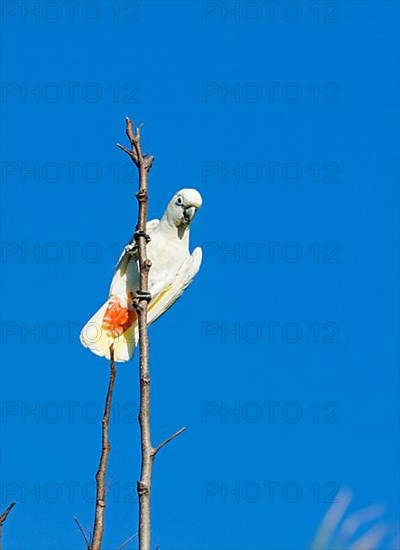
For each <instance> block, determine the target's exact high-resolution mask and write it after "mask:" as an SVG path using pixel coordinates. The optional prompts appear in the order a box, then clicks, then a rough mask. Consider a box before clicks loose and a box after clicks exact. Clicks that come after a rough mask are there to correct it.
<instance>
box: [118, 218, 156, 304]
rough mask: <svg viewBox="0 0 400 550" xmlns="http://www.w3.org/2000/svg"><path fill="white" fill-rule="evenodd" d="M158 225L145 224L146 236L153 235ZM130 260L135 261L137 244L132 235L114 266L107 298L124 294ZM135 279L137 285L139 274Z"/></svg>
mask: <svg viewBox="0 0 400 550" xmlns="http://www.w3.org/2000/svg"><path fill="white" fill-rule="evenodd" d="M159 223H160V220H150V221H149V222H147V233H148V235H151V234H152V233H153V231H154V230H155V228H156V227H157V226H158V224H159ZM132 259H134V260H135V262H136V260H137V243H136V241H135V236H134V234H133V235H132V237H131V239H130V240H129V242H128V244H127V245H126V246H125V248H124V250H123V251H122V254H121V256H120V257H119V260H118V262H117V265H116V266H115V271H114V275H113V279H112V281H111V286H110V292H109V297H110V296H113V295H119V294H121V293H124V292H126V277H127V272H126V270H127V267H128V264H129V262H130V260H132ZM131 277H132V273H131ZM135 278H137V281H135V282H137V284H138V283H139V272H137V274H136V277H135ZM132 282H133V281H132Z"/></svg>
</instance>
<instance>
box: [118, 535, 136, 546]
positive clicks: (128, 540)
mask: <svg viewBox="0 0 400 550" xmlns="http://www.w3.org/2000/svg"><path fill="white" fill-rule="evenodd" d="M137 536H138V534H137V533H135V534H134V535H132V536H130V537H129V539H126V541H125V542H123V543H122V544H121V546H118V548H117V550H122V548H125V546H126V545H127V544H128V543H130V542H131V540H133V539H135V538H136V537H137Z"/></svg>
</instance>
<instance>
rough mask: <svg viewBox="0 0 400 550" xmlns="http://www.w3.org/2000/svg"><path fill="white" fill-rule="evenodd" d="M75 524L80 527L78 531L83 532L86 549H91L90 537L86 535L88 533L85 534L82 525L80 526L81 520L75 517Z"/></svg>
mask: <svg viewBox="0 0 400 550" xmlns="http://www.w3.org/2000/svg"><path fill="white" fill-rule="evenodd" d="M74 522H75V523H76V525H77V526H78V529H79V531H80V532H81V534H82V537H83V538H84V540H85V544H86V548H87V549H88V550H89V548H90V540H89V538H88V536H87V535H86V533H85V531H84V529H83V527H82V525H81V524H80V522H79V519H78V518H77V517H76V516H74Z"/></svg>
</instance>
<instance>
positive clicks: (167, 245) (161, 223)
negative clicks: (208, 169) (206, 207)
mask: <svg viewBox="0 0 400 550" xmlns="http://www.w3.org/2000/svg"><path fill="white" fill-rule="evenodd" d="M201 204H202V198H201V195H200V193H199V192H198V191H196V190H195V189H181V190H180V191H178V192H177V193H176V195H174V197H173V198H172V200H171V201H170V203H169V204H168V207H167V209H166V211H165V213H164V215H163V217H162V218H161V220H151V221H149V222H148V223H147V233H148V234H149V236H150V237H151V240H150V242H149V243H148V245H147V256H148V258H149V259H150V260H151V262H152V267H151V269H150V272H149V292H150V296H151V299H150V302H149V306H148V323H149V324H150V323H152V322H154V321H155V320H156V319H157V318H158V317H160V315H162V314H163V313H164V312H165V311H167V309H168V308H170V307H171V306H172V304H173V303H174V302H175V301H176V300H177V299H178V298H179V297H180V296H181V295H182V293H183V292H184V290H185V289H186V288H187V287H188V286H189V285H190V283H191V282H192V281H193V278H194V276H195V275H196V273H197V272H198V270H199V268H200V264H201V259H202V251H201V248H200V247H198V248H195V250H194V251H193V253H192V254H190V252H189V228H190V224H191V222H192V220H193V217H194V215H195V213H196V211H197V209H198V208H200V206H201ZM138 289H139V266H138V256H137V245H136V242H135V239H134V238H132V239H131V241H130V243H129V244H128V245H127V246H126V247H125V249H124V251H123V253H122V255H121V257H120V259H119V261H118V264H117V266H116V268H115V272H114V276H113V279H112V281H111V287H110V292H109V296H108V300H107V301H106V302H105V304H103V305H102V306H101V308H100V309H99V310H98V311H97V313H95V314H94V315H93V317H92V318H91V319H90V320H89V321H88V322H87V323H86V325H85V326H84V327H83V329H82V331H81V335H80V340H81V342H82V344H83V345H84V346H85V347H87V348H89V349H90V350H91V351H92V352H93V353H95V354H96V355H100V356H101V357H106V358H107V359H110V346H111V344H113V347H114V359H115V361H119V362H124V361H128V360H129V359H131V357H132V356H133V354H134V351H135V347H136V344H137V341H138V327H137V313H136V310H135V308H134V306H133V299H134V297H135V296H137V294H138Z"/></svg>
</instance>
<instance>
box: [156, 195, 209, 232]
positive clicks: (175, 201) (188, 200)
mask: <svg viewBox="0 0 400 550" xmlns="http://www.w3.org/2000/svg"><path fill="white" fill-rule="evenodd" d="M202 202H203V200H202V198H201V195H200V193H199V192H198V191H196V189H181V190H180V191H178V192H177V193H176V194H175V195H174V196H173V197H172V200H171V202H170V203H169V205H168V208H167V211H166V213H165V215H166V217H167V220H168V222H169V223H171V224H173V225H175V226H176V227H188V226H189V225H190V223H191V221H192V220H193V218H194V215H195V214H196V212H197V210H198V209H199V208H200V206H201V204H202Z"/></svg>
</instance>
